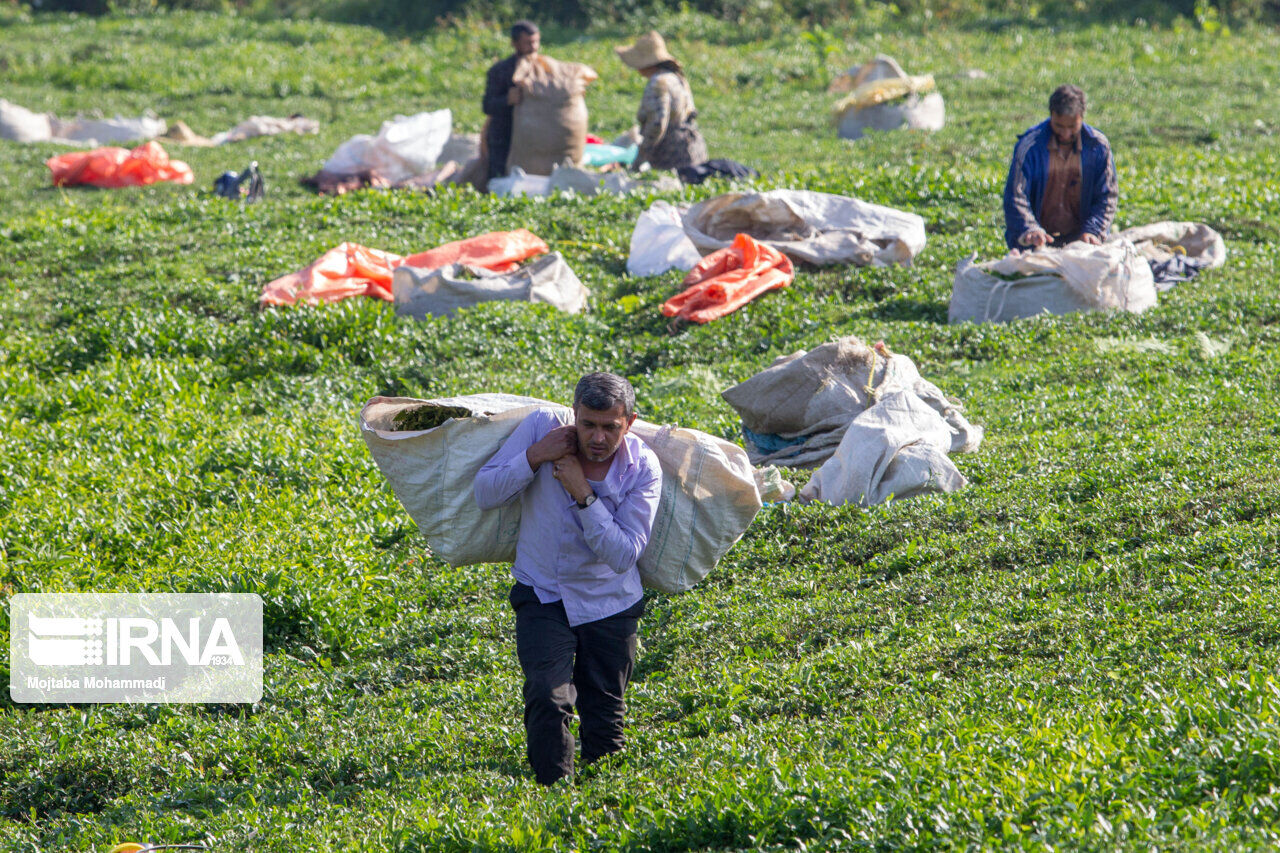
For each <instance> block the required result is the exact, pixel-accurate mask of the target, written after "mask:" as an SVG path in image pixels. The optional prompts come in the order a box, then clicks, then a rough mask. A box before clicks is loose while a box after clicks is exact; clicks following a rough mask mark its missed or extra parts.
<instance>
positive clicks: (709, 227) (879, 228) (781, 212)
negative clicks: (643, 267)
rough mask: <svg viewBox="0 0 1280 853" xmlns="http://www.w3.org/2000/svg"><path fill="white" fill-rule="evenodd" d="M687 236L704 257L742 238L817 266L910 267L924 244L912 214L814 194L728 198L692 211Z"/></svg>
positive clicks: (735, 195)
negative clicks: (744, 235)
mask: <svg viewBox="0 0 1280 853" xmlns="http://www.w3.org/2000/svg"><path fill="white" fill-rule="evenodd" d="M684 230H685V233H686V234H688V235H689V239H691V240H692V241H693V244H694V245H695V246H696V247H697V248H698V249H699V251H701V252H703V253H708V252H713V251H715V250H716V249H723V248H725V247H726V246H728V245H729V244H730V243H732V242H733V238H734V237H735V236H736V235H737V234H739V233H744V234H748V235H750V236H751V237H754V238H755V239H756V240H759V241H760V242H762V243H767V244H768V245H770V246H773V247H774V248H775V249H777V250H779V251H781V252H784V253H785V254H787V255H789V256H790V257H791V258H792V259H793V260H797V261H804V262H807V263H810V264H815V265H817V266H830V265H833V264H857V265H859V266H877V267H882V266H888V265H889V264H901V265H902V266H910V265H911V261H912V260H913V259H914V258H915V256H916V255H918V254H919V253H920V251H921V250H922V249H924V244H925V231H924V219H922V218H921V217H919V216H917V215H916V214H914V213H906V212H904V211H901V210H895V209H894V208H891V207H884V206H883V205H879V204H871V203H869V202H865V201H860V200H859V199H856V198H850V197H848V196H841V195H833V194H831V193H820V192H813V191H811V190H769V191H768V192H755V193H741V192H738V193H725V194H724V195H719V196H716V197H715V198H710V199H707V200H706V201H703V202H699V203H698V204H695V205H694V206H693V207H691V208H689V210H688V212H687V213H685V215H684Z"/></svg>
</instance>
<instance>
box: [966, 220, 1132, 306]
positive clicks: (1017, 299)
mask: <svg viewBox="0 0 1280 853" xmlns="http://www.w3.org/2000/svg"><path fill="white" fill-rule="evenodd" d="M976 257H977V256H976V255H973V256H970V257H969V258H968V259H966V260H963V261H961V262H960V264H959V265H958V266H957V267H956V277H955V281H954V283H953V285H952V289H951V306H950V309H949V310H948V312H947V320H948V322H951V323H963V322H966V321H974V322H978V323H1003V322H1007V321H1009V320H1016V319H1018V318H1019V317H1032V316H1035V315H1037V314H1045V313H1048V314H1070V313H1074V312H1077V311H1109V310H1119V311H1129V312H1131V313H1134V314H1139V313H1141V312H1143V311H1145V310H1147V309H1148V308H1150V307H1152V306H1153V305H1155V304H1156V286H1155V280H1154V279H1153V278H1152V276H1151V267H1150V266H1149V265H1148V264H1147V262H1146V260H1145V259H1143V258H1142V257H1141V256H1140V255H1139V254H1138V253H1137V251H1136V250H1135V249H1134V246H1133V244H1132V243H1130V242H1129V241H1127V240H1119V241H1116V242H1111V243H1105V244H1103V245H1101V246H1093V245H1089V244H1088V243H1072V244H1070V245H1069V246H1065V247H1063V248H1060V249H1059V248H1052V247H1045V248H1041V249H1037V250H1036V251H1034V252H1023V253H1021V254H1017V255H1014V254H1010V255H1009V256H1007V257H1004V258H1000V259H999V260H996V261H987V262H985V263H981V264H977V263H974V260H975V258H976Z"/></svg>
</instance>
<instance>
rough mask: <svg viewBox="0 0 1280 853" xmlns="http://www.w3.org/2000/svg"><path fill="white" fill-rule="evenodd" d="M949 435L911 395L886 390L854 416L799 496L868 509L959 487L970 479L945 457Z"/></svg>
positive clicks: (941, 422) (942, 423)
mask: <svg viewBox="0 0 1280 853" xmlns="http://www.w3.org/2000/svg"><path fill="white" fill-rule="evenodd" d="M952 437H953V436H952V432H951V427H950V425H948V424H947V422H946V420H944V419H943V417H942V416H941V415H939V414H938V413H937V412H936V411H935V410H934V409H933V408H931V407H930V406H929V405H928V404H927V403H925V402H924V400H922V399H921V398H920V397H918V396H916V395H915V394H914V393H912V392H910V391H905V390H903V391H894V392H892V393H890V394H886V395H884V396H883V397H882V398H881V399H880V400H879V402H877V403H876V404H875V405H874V406H872V407H871V408H869V409H867V410H866V411H864V412H863V413H862V414H860V415H858V416H857V417H856V418H854V420H853V422H852V423H851V424H849V427H848V429H846V430H845V433H844V437H843V438H842V439H841V440H840V445H839V446H838V447H837V448H836V451H835V453H834V454H833V455H832V457H831V458H830V459H828V460H827V461H826V462H824V463H823V465H822V467H821V468H819V469H818V470H817V471H815V472H814V474H813V477H812V479H810V480H809V482H808V483H806V484H805V486H804V488H803V489H801V490H800V495H799V498H800V500H801V501H804V502H809V501H823V502H825V503H830V504H837V505H840V504H846V503H851V504H856V505H858V506H864V507H867V506H874V505H876V504H879V503H884V502H885V501H886V500H889V499H890V498H891V497H892V498H894V499H895V500H902V499H904V498H910V497H915V496H916V495H921V494H926V493H928V492H954V491H957V490H958V489H961V488H963V487H964V486H965V485H966V484H967V483H968V481H967V480H966V479H965V477H964V475H963V474H961V473H960V470H959V469H958V468H956V466H955V463H954V462H952V461H951V459H950V458H949V457H948V456H947V452H948V451H949V450H950V449H951V444H952Z"/></svg>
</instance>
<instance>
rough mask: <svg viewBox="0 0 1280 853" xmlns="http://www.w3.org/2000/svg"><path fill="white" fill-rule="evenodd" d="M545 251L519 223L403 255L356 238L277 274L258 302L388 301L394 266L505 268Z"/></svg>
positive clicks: (539, 241) (508, 269) (515, 265)
mask: <svg viewBox="0 0 1280 853" xmlns="http://www.w3.org/2000/svg"><path fill="white" fill-rule="evenodd" d="M547 251H550V249H549V247H548V246H547V244H546V243H544V242H543V241H542V238H540V237H538V236H537V235H536V234H534V233H533V232H532V231H528V230H526V229H524V228H521V229H519V230H516V231H494V232H492V233H489V234H481V235H480V236H478V237H471V238H470V239H467V240H457V241H455V242H453V243H445V244H444V245H443V246H439V247H437V248H435V249H431V250H429V251H426V252H419V253H418V254H416V255H409V256H408V257H404V256H402V255H395V254H392V253H391V252H383V251H381V250H379V249H370V248H368V247H367V246H361V245H360V244H359V243H342V244H341V245H339V246H336V247H334V248H332V249H330V250H329V251H327V252H325V253H324V254H323V255H321V256H320V257H319V258H317V259H316V260H315V261H314V262H313V263H311V264H310V265H308V266H306V267H303V268H302V269H300V270H298V271H297V272H292V273H289V274H288V275H285V276H281V277H280V278H278V279H276V280H275V281H272V282H270V283H269V284H267V285H266V286H265V287H264V288H262V296H261V297H260V298H259V302H260V303H261V304H263V305H293V304H294V303H296V302H305V303H306V304H308V305H319V304H320V303H322V302H337V301H338V300H340V299H346V298H347V297H349V296H373V297H376V298H378V299H385V300H387V301H388V302H390V301H391V274H392V272H393V271H394V270H395V268H396V267H399V266H411V267H422V268H426V269H438V268H439V267H443V266H446V265H448V264H454V263H457V264H466V265H467V266H473V267H484V268H485V269H490V270H493V271H495V272H510V271H511V270H513V269H515V268H516V267H518V266H519V265H520V262H521V261H524V260H527V259H528V258H532V257H534V256H535V255H541V254H543V253H545V252H547Z"/></svg>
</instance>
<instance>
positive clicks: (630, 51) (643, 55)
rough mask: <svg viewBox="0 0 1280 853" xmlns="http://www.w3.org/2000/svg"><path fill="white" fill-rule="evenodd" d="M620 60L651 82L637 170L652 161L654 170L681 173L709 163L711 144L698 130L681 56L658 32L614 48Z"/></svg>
mask: <svg viewBox="0 0 1280 853" xmlns="http://www.w3.org/2000/svg"><path fill="white" fill-rule="evenodd" d="M614 50H615V51H617V53H618V58H619V59H621V60H622V61H623V63H624V64H626V65H627V66H629V67H631V68H634V69H635V70H636V71H639V72H640V74H641V75H642V76H643V77H645V78H647V79H648V81H649V82H648V83H647V84H646V85H645V87H644V96H643V97H642V98H641V99H640V109H639V110H638V111H637V112H636V121H637V123H638V124H639V125H640V147H639V151H638V152H637V153H636V159H635V162H634V164H633V168H639V167H640V166H641V165H643V164H644V163H648V164H649V165H650V166H651V167H652V168H654V169H677V168H679V167H681V166H694V165H697V164H699V163H705V162H706V161H707V143H706V142H705V141H704V140H703V138H702V134H701V133H699V132H698V125H697V122H696V119H697V117H698V110H697V108H696V107H694V105H693V92H692V91H690V89H689V81H688V80H686V79H685V77H684V71H683V69H682V68H681V67H680V63H679V62H677V61H676V58H675V57H674V56H672V55H671V54H670V53H669V52H668V51H667V45H666V42H664V41H663V40H662V36H660V35H659V34H658V33H657V32H655V31H652V30H651V31H649V32H647V33H645V34H644V35H642V36H640V37H639V38H638V39H636V42H635V44H632V45H627V46H625V47H616V48H614Z"/></svg>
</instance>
